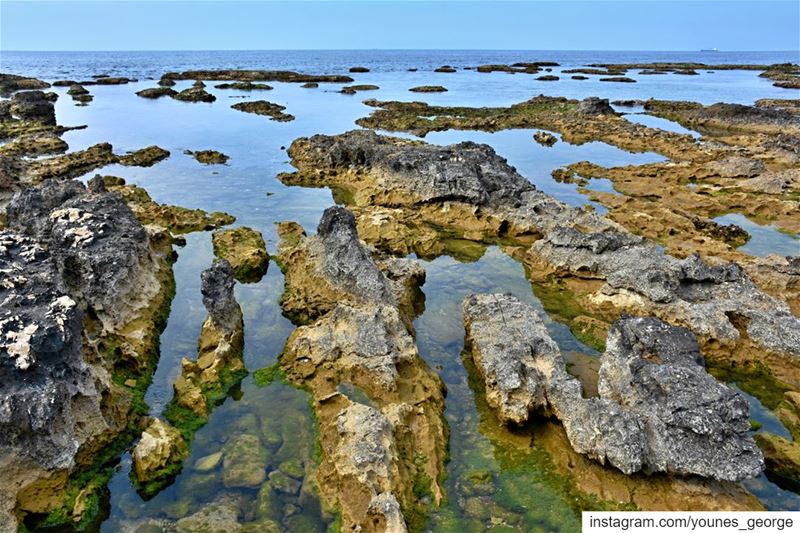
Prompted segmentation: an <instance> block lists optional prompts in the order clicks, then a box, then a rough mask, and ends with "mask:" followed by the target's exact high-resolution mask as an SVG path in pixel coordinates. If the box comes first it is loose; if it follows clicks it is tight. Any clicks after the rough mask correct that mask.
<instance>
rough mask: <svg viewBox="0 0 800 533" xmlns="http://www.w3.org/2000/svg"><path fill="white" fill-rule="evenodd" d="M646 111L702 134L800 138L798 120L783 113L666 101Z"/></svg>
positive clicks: (649, 104)
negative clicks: (757, 134) (746, 134)
mask: <svg viewBox="0 0 800 533" xmlns="http://www.w3.org/2000/svg"><path fill="white" fill-rule="evenodd" d="M644 108H645V110H646V111H647V112H648V113H650V114H651V115H655V116H658V117H662V118H666V119H669V120H674V121H676V122H678V123H679V124H681V125H683V126H685V127H687V128H692V129H695V130H698V131H709V130H710V131H711V132H712V133H713V132H714V131H715V130H716V131H720V130H723V131H729V132H740V133H767V134H791V135H798V134H800V125H798V123H797V117H796V116H795V115H793V114H792V113H789V112H787V111H784V110H780V109H771V108H764V107H754V106H748V105H741V104H727V103H716V104H712V105H709V106H704V105H702V104H698V103H695V102H675V101H664V100H648V101H647V102H645V105H644Z"/></svg>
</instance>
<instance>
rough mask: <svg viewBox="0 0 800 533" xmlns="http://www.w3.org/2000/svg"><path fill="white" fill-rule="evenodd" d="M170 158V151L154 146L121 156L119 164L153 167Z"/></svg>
mask: <svg viewBox="0 0 800 533" xmlns="http://www.w3.org/2000/svg"><path fill="white" fill-rule="evenodd" d="M168 157H169V150H164V149H163V148H161V147H159V146H155V145H153V146H148V147H146V148H141V149H139V150H136V151H133V152H129V153H127V154H125V155H122V156H119V157H118V158H117V163H119V164H120V165H124V166H134V167H151V166H153V165H155V164H156V163H158V162H159V161H163V160H164V159H166V158H168Z"/></svg>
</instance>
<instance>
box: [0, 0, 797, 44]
mask: <svg viewBox="0 0 800 533" xmlns="http://www.w3.org/2000/svg"><path fill="white" fill-rule="evenodd" d="M703 48H719V49H720V50H732V51H742V50H800V2H799V1H797V0H790V1H702V2H701V1H685V2H667V1H655V0H639V1H618V2H608V1H564V0H562V1H559V2H553V1H550V2H546V1H542V2H537V1H531V2H520V1H516V2H489V1H486V2H456V1H441V2H430V1H429V2H417V1H349V2H336V1H322V2H303V1H293V2H256V1H243V2H242V1H227V0H217V1H212V2H173V1H152V0H151V1H138V2H128V1H111V0H106V1H103V2H100V1H80V2H75V1H69V0H66V1H58V2H41V1H33V0H29V1H16V0H14V1H12V0H0V50H35V51H40V50H65V51H78V50H80V51H83V50H302V49H336V50H343V49H451V50H452V49H498V50H668V51H678V50H692V51H693V50H699V49H703ZM799 55H800V52H799Z"/></svg>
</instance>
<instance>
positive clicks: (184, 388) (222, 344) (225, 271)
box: [174, 259, 244, 417]
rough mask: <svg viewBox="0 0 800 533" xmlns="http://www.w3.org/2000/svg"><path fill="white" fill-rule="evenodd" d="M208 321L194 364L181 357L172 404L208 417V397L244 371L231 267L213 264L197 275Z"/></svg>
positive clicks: (240, 320) (241, 328)
mask: <svg viewBox="0 0 800 533" xmlns="http://www.w3.org/2000/svg"><path fill="white" fill-rule="evenodd" d="M200 282H201V283H200V291H201V293H202V294H203V305H204V306H205V307H206V310H207V311H208V318H207V319H206V320H205V322H203V327H202V330H201V332H200V339H199V341H198V357H197V361H189V360H188V359H186V358H184V359H183V360H182V361H181V366H182V368H181V375H180V376H179V377H178V379H177V380H176V381H175V384H174V390H175V401H176V402H177V403H178V405H181V406H183V407H185V408H187V409H189V410H191V411H193V412H194V413H195V414H197V415H198V416H201V417H207V416H208V407H209V396H210V395H212V393H213V394H218V391H221V392H224V391H226V390H227V389H228V388H229V387H230V386H231V385H232V383H230V381H234V382H235V381H238V379H240V374H241V373H242V372H243V371H244V361H243V360H242V351H243V349H244V318H243V316H242V310H241V308H240V307H239V304H238V303H237V302H236V298H235V296H234V293H233V287H234V283H235V282H234V278H233V268H232V267H231V265H230V263H228V261H227V260H225V259H222V260H219V261H216V262H215V263H214V264H213V265H212V266H211V268H208V269H206V270H204V271H203V272H202V273H201V275H200Z"/></svg>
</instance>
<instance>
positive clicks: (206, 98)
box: [172, 86, 217, 103]
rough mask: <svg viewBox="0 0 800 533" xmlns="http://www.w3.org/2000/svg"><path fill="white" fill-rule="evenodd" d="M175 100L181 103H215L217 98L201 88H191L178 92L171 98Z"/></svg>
mask: <svg viewBox="0 0 800 533" xmlns="http://www.w3.org/2000/svg"><path fill="white" fill-rule="evenodd" d="M172 97H173V98H174V99H175V100H180V101H181V102H195V103H196V102H204V103H211V102H214V101H216V99H217V97H216V96H214V95H213V94H211V93H210V92H208V91H206V90H205V89H204V88H203V87H202V86H192V87H189V88H188V89H184V90H182V91H180V92H179V93H178V94H176V95H173V96H172Z"/></svg>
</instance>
